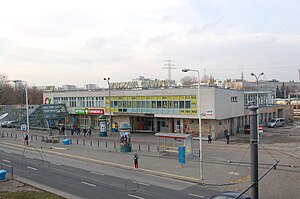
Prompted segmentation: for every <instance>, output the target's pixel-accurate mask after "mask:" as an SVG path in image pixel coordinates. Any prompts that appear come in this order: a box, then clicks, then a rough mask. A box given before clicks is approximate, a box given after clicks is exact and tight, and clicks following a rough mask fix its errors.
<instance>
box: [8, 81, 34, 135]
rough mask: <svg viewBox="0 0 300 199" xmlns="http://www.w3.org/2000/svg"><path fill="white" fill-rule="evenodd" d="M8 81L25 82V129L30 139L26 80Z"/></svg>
mask: <svg viewBox="0 0 300 199" xmlns="http://www.w3.org/2000/svg"><path fill="white" fill-rule="evenodd" d="M8 81H12V82H14V83H15V84H16V83H17V82H25V98H26V130H27V135H28V137H29V139H31V137H30V132H29V105H28V85H27V82H26V81H24V80H8Z"/></svg>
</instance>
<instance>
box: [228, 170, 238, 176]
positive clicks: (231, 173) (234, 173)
mask: <svg viewBox="0 0 300 199" xmlns="http://www.w3.org/2000/svg"><path fill="white" fill-rule="evenodd" d="M228 174H230V175H236V176H239V175H241V174H239V173H237V172H232V171H231V172H228Z"/></svg>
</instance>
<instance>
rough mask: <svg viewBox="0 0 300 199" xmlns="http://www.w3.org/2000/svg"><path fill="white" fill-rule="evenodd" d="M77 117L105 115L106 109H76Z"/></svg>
mask: <svg viewBox="0 0 300 199" xmlns="http://www.w3.org/2000/svg"><path fill="white" fill-rule="evenodd" d="M75 114H76V115H103V114H104V109H101V108H76V109H75Z"/></svg>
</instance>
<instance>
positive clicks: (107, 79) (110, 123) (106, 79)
mask: <svg viewBox="0 0 300 199" xmlns="http://www.w3.org/2000/svg"><path fill="white" fill-rule="evenodd" d="M103 80H105V81H106V82H107V84H108V101H109V131H110V134H112V128H111V127H112V121H111V104H110V82H109V80H110V77H108V78H103Z"/></svg>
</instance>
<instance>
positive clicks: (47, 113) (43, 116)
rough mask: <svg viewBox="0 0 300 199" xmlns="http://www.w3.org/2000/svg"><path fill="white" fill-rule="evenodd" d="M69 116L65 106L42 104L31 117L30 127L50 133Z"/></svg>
mask: <svg viewBox="0 0 300 199" xmlns="http://www.w3.org/2000/svg"><path fill="white" fill-rule="evenodd" d="M68 116H69V113H68V111H67V108H66V105H65V104H42V105H40V106H39V107H38V108H37V109H36V110H35V111H34V112H33V113H32V114H31V115H30V116H29V126H30V128H35V129H44V130H48V131H50V128H54V127H57V125H58V123H59V122H61V121H65V119H66V118H67V117H68Z"/></svg>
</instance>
